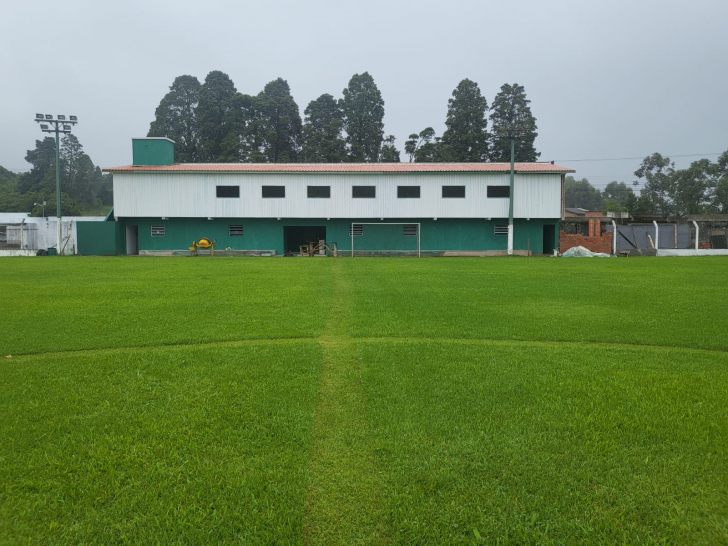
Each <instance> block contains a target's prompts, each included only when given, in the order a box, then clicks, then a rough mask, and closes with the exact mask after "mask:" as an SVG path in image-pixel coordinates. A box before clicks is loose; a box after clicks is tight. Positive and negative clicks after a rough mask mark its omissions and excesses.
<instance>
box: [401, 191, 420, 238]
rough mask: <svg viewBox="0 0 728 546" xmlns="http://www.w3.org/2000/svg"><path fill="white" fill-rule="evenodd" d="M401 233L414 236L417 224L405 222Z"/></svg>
mask: <svg viewBox="0 0 728 546" xmlns="http://www.w3.org/2000/svg"><path fill="white" fill-rule="evenodd" d="M418 189H419V188H418ZM402 235H404V236H405V237H416V236H417V224H405V225H404V226H402Z"/></svg>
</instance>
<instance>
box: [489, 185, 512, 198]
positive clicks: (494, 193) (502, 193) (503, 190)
mask: <svg viewBox="0 0 728 546" xmlns="http://www.w3.org/2000/svg"><path fill="white" fill-rule="evenodd" d="M510 196H511V187H510V186H488V197H510Z"/></svg>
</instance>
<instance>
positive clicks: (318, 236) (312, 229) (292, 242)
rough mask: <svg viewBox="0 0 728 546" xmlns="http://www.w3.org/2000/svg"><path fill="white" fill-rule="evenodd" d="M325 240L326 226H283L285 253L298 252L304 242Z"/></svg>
mask: <svg viewBox="0 0 728 546" xmlns="http://www.w3.org/2000/svg"><path fill="white" fill-rule="evenodd" d="M325 240H326V226H283V250H284V251H285V253H286V254H291V253H293V254H298V252H299V251H300V246H301V245H305V244H306V243H313V242H315V243H316V244H318V242H319V241H325Z"/></svg>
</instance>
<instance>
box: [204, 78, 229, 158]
mask: <svg viewBox="0 0 728 546" xmlns="http://www.w3.org/2000/svg"><path fill="white" fill-rule="evenodd" d="M236 92H237V91H236V89H235V85H234V84H233V82H232V80H231V79H230V77H229V76H228V75H227V74H225V73H223V72H220V71H219V70H213V71H212V72H210V73H209V74H208V75H207V77H206V78H205V83H204V84H202V87H201V89H200V94H199V102H198V105H197V110H196V113H197V126H198V128H199V129H198V131H199V133H198V134H199V139H200V142H199V161H201V162H209V161H218V160H219V158H220V157H221V156H222V154H223V140H224V139H225V137H226V136H227V133H228V130H229V126H228V124H227V123H226V121H227V118H228V112H229V111H230V108H231V100H232V98H233V97H234V96H235V94H236Z"/></svg>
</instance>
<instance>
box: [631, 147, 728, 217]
mask: <svg viewBox="0 0 728 546" xmlns="http://www.w3.org/2000/svg"><path fill="white" fill-rule="evenodd" d="M727 165H728V152H724V153H723V154H722V155H721V156H720V157H719V158H718V161H717V162H715V163H713V162H711V161H710V160H708V159H700V160H698V161H694V162H693V163H691V164H690V167H688V168H687V169H675V166H674V163H672V162H671V161H670V158H669V157H663V156H662V155H660V154H658V153H655V154H652V155H651V156H648V157H646V158H645V159H644V160H643V161H642V164H641V165H640V168H639V169H638V170H637V171H635V175H636V176H637V177H639V178H644V179H645V183H644V188H643V190H642V192H641V196H640V197H641V198H642V197H643V196H644V198H645V199H644V202H642V203H639V208H640V211H641V212H653V213H662V214H665V215H674V216H684V215H686V214H702V213H707V212H728V206H727V202H726V190H725V179H726V168H727ZM648 209H649V210H648Z"/></svg>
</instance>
